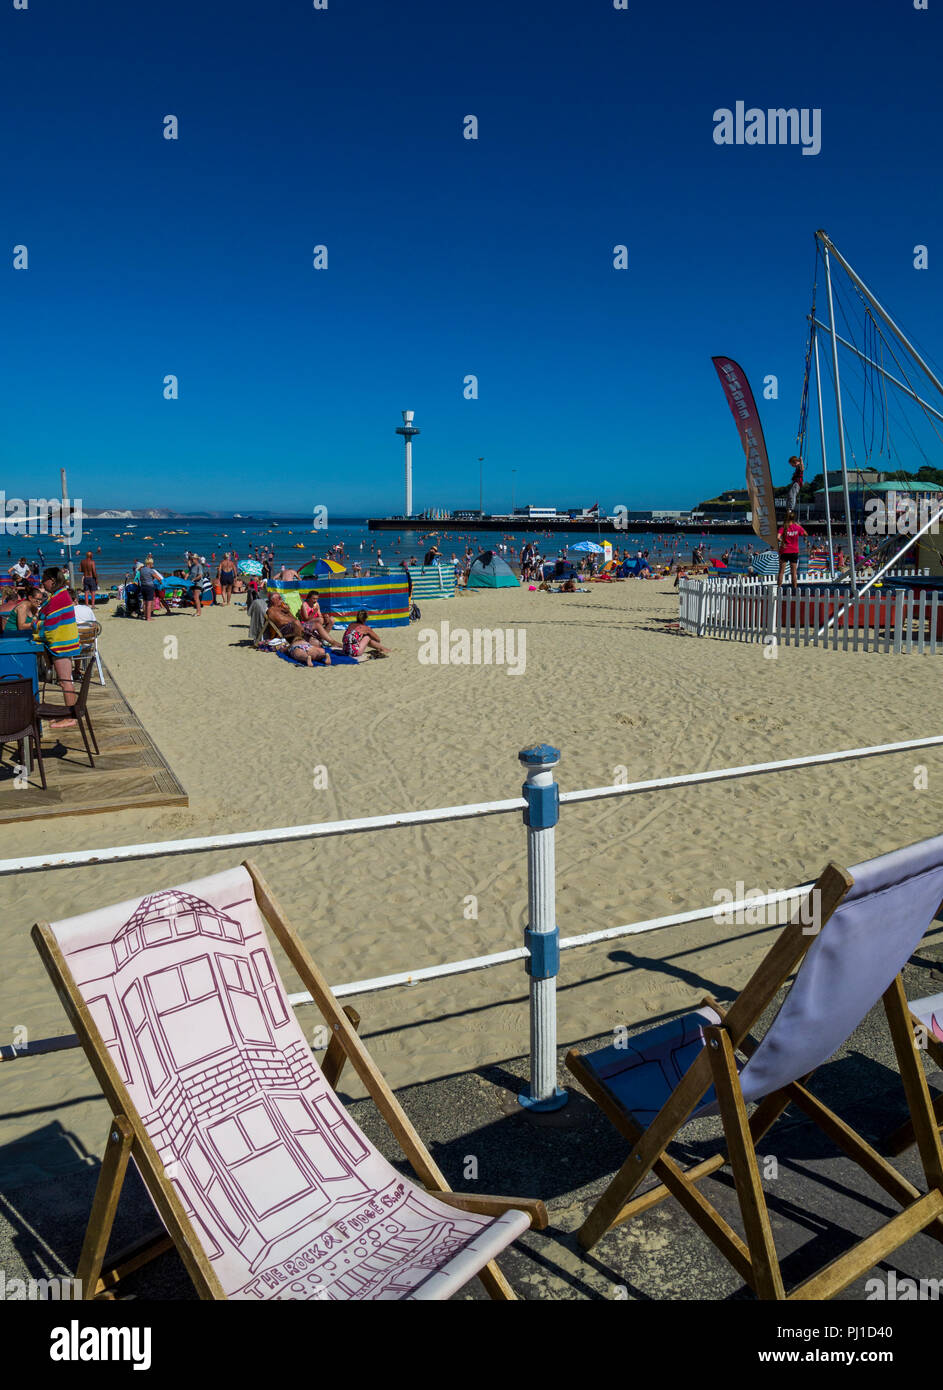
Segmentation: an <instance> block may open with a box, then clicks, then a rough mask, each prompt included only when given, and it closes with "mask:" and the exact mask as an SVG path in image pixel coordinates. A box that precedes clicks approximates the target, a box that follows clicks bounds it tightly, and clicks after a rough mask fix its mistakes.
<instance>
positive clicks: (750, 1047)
mask: <svg viewBox="0 0 943 1390" xmlns="http://www.w3.org/2000/svg"><path fill="white" fill-rule="evenodd" d="M941 902H943V836H940V837H938V838H936V839H933V840H927V841H924V842H923V843H921V844H917V845H911V846H909V847H908V848H906V849H902V850H897V851H895V852H894V853H893V854H886V855H883V856H881V858H879V859H872V860H870V861H869V862H868V863H865V864H859V865H857V866H856V867H855V868H854V869H852V870H850V871H849V872H848V873H846V872H845V871H844V870H843V869H840V868H838V867H837V866H836V865H834V864H830V865H829V866H828V867H827V868H826V870H825V871H824V873H823V874H822V875H821V876H820V878H819V879H818V881H817V883H816V884H815V885H814V887H813V889H812V890H811V892H810V894H809V895H808V896H807V897H806V898H805V899H804V900H803V902H802V903H801V904H800V906H799V908H798V909H797V910H796V913H795V915H794V917H793V920H792V921H791V922H790V924H789V925H788V926H786V927H785V928H784V929H783V931H782V932H781V934H780V936H779V938H778V939H777V941H776V943H775V944H774V946H773V947H772V949H771V950H770V952H769V954H768V955H767V956H766V958H765V960H764V961H763V962H762V964H761V965H760V966H759V967H758V969H757V970H756V972H755V973H754V975H753V977H752V979H751V980H750V981H749V983H748V984H747V986H746V988H745V989H744V990H743V992H742V993H741V995H740V996H739V998H738V999H737V1000H736V1001H735V1003H734V1004H733V1005H731V1007H730V1009H729V1011H728V1012H727V1013H726V1015H725V1014H723V1012H722V1011H721V1010H720V1008H719V1006H718V1005H717V1004H716V1003H715V1002H714V1001H713V1000H709V999H708V1000H705V1001H704V1006H705V1007H704V1008H703V1009H702V1010H701V1011H699V1012H698V1013H695V1014H693V1015H689V1016H688V1017H687V1018H685V1019H680V1020H674V1021H672V1022H671V1023H669V1024H665V1025H662V1026H661V1027H659V1028H656V1029H653V1030H651V1031H650V1032H648V1033H643V1034H641V1035H637V1036H635V1037H633V1038H630V1039H629V1040H628V1045H627V1046H622V1047H620V1046H618V1045H613V1046H609V1047H605V1048H602V1049H600V1050H599V1051H597V1052H595V1053H593V1054H592V1055H589V1056H585V1057H584V1056H581V1055H580V1054H579V1052H577V1051H573V1052H571V1053H570V1055H569V1056H568V1058H567V1064H568V1066H569V1067H570V1070H571V1071H572V1072H573V1074H574V1075H575V1076H576V1077H577V1078H578V1080H579V1081H580V1082H581V1083H582V1084H583V1085H584V1086H585V1088H586V1090H587V1091H588V1092H589V1094H590V1095H591V1096H592V1097H593V1099H594V1100H596V1102H597V1103H598V1104H599V1105H600V1106H601V1107H602V1109H603V1110H604V1111H605V1112H606V1114H607V1115H608V1116H609V1117H610V1119H611V1120H612V1121H613V1122H614V1123H615V1125H616V1126H617V1128H618V1129H619V1130H620V1131H621V1132H622V1133H623V1134H624V1135H625V1136H626V1138H627V1139H628V1140H629V1142H630V1143H631V1145H632V1149H631V1152H630V1153H629V1156H628V1158H627V1159H626V1162H625V1163H624V1164H623V1166H622V1168H621V1169H620V1170H619V1172H618V1173H617V1174H616V1176H615V1177H614V1178H613V1180H612V1182H611V1183H610V1185H609V1187H608V1188H607V1190H606V1192H605V1193H604V1194H603V1196H602V1197H601V1198H600V1199H599V1201H598V1202H597V1204H596V1206H595V1207H594V1208H593V1210H592V1212H591V1213H590V1215H589V1217H588V1218H587V1220H586V1222H585V1223H584V1225H583V1227H582V1228H581V1230H580V1233H579V1239H580V1242H581V1244H582V1245H583V1246H584V1247H585V1248H587V1249H588V1248H590V1247H591V1246H592V1245H594V1244H595V1242H596V1241H597V1240H599V1238H600V1237H601V1236H602V1235H604V1234H605V1232H606V1231H607V1230H609V1228H610V1227H611V1226H613V1225H616V1224H618V1223H619V1222H622V1221H625V1220H627V1219H628V1218H629V1217H631V1216H634V1215H637V1214H638V1213H639V1212H641V1211H644V1210H646V1209H648V1208H649V1207H652V1206H654V1205H656V1204H657V1203H659V1202H661V1201H663V1200H664V1199H665V1198H667V1197H669V1196H674V1197H675V1198H677V1199H678V1200H679V1201H680V1203H681V1204H682V1206H683V1207H684V1208H685V1209H686V1210H687V1212H688V1213H689V1215H691V1216H692V1217H693V1219H694V1220H695V1221H696V1222H697V1224H698V1225H699V1226H700V1227H701V1229H702V1230H703V1231H704V1232H705V1233H706V1234H707V1235H708V1236H709V1237H710V1239H711V1240H712V1241H713V1242H714V1244H715V1245H716V1246H717V1247H718V1249H719V1250H720V1251H721V1252H722V1253H723V1254H724V1256H725V1257H726V1258H727V1259H728V1260H729V1261H730V1263H731V1264H732V1265H733V1266H734V1267H735V1269H736V1270H737V1272H738V1273H739V1274H740V1275H741V1277H742V1278H743V1279H744V1280H745V1281H746V1282H747V1283H748V1284H749V1285H750V1286H751V1287H752V1288H753V1289H754V1290H755V1291H756V1293H757V1294H758V1295H759V1296H760V1297H763V1298H784V1297H786V1296H787V1295H786V1293H785V1289H784V1286H783V1280H782V1275H781V1272H780V1267H779V1261H778V1259H777V1256H776V1250H775V1246H774V1244H773V1238H772V1231H771V1227H770V1221H769V1215H768V1212H767V1209H766V1201H765V1198H764V1194H763V1189H762V1184H761V1182H760V1174H759V1168H758V1164H757V1159H756V1152H755V1146H756V1144H757V1142H758V1141H759V1139H760V1138H761V1137H762V1136H763V1135H764V1134H765V1133H766V1132H767V1131H768V1130H769V1129H770V1127H771V1126H772V1125H773V1124H774V1122H775V1121H776V1120H777V1119H778V1118H779V1116H780V1115H781V1114H782V1112H783V1111H784V1110H785V1109H786V1108H787V1106H789V1105H791V1104H794V1105H796V1106H797V1107H798V1108H799V1109H800V1110H802V1111H803V1112H804V1113H805V1114H806V1115H807V1116H808V1117H809V1118H810V1119H812V1120H813V1121H814V1122H815V1123H816V1124H818V1125H819V1126H820V1127H821V1128H822V1129H823V1130H824V1131H825V1133H826V1134H827V1135H828V1136H829V1138H831V1139H832V1140H833V1141H835V1142H836V1143H837V1144H838V1146H839V1147H840V1148H842V1149H843V1150H844V1151H845V1152H846V1153H847V1154H848V1155H849V1156H850V1157H851V1158H853V1159H854V1160H855V1161H856V1162H857V1163H858V1164H859V1165H860V1166H861V1167H862V1168H863V1169H864V1170H865V1172H866V1173H867V1174H868V1175H869V1176H870V1177H871V1178H873V1179H874V1180H875V1181H876V1182H877V1183H878V1184H880V1186H881V1187H883V1188H884V1190H885V1191H886V1192H887V1193H889V1194H890V1195H891V1197H893V1198H894V1200H895V1201H896V1202H898V1203H899V1204H900V1205H901V1206H902V1207H903V1208H904V1210H903V1211H902V1212H901V1213H900V1214H899V1215H898V1216H896V1217H894V1218H892V1219H891V1220H890V1221H888V1222H887V1223H886V1224H885V1226H884V1227H882V1228H881V1230H880V1231H879V1232H878V1233H876V1234H875V1235H873V1236H871V1237H869V1238H868V1239H867V1240H865V1241H862V1242H859V1244H858V1245H856V1246H855V1247H854V1248H853V1249H851V1250H850V1251H847V1252H846V1253H845V1254H844V1255H842V1256H841V1257H839V1258H838V1259H837V1260H835V1261H833V1262H832V1263H831V1264H830V1265H828V1266H826V1267H825V1269H823V1270H821V1271H819V1273H818V1274H816V1275H814V1276H812V1277H811V1278H810V1279H806V1280H805V1281H804V1282H803V1283H802V1284H801V1285H800V1286H799V1287H798V1288H796V1289H794V1290H793V1291H792V1293H791V1294H789V1295H788V1296H789V1297H790V1298H801V1299H812V1298H828V1297H831V1296H832V1295H833V1294H835V1293H838V1292H840V1291H841V1290H842V1289H845V1288H847V1287H848V1285H849V1284H851V1283H853V1282H854V1280H855V1279H856V1278H858V1277H859V1275H861V1274H862V1273H864V1271H865V1270H867V1269H870V1268H871V1267H872V1266H873V1265H874V1264H876V1263H877V1262H878V1261H880V1260H881V1259H883V1258H884V1257H885V1256H886V1255H887V1254H889V1253H890V1252H891V1251H892V1250H896V1249H897V1248H898V1246H900V1245H902V1244H903V1243H904V1241H906V1240H908V1239H909V1238H910V1237H911V1236H912V1235H914V1234H916V1233H917V1232H918V1231H921V1230H927V1231H928V1233H929V1234H931V1235H933V1236H935V1237H936V1238H937V1239H941V1240H943V1221H941V1219H940V1218H941V1216H943V1152H941V1146H940V1135H939V1132H938V1130H937V1127H936V1124H935V1123H934V1116H933V1111H932V1109H931V1106H930V1097H929V1091H928V1088H927V1081H926V1077H925V1075H924V1072H923V1068H922V1065H921V1062H920V1058H919V1055H918V1050H917V1043H916V1040H915V1037H914V1032H913V1027H912V1021H911V1019H910V1018H909V1015H908V1010H907V1004H906V999H905V996H904V991H903V983H902V981H901V977H900V971H901V970H902V968H903V966H904V965H905V963H906V962H907V960H908V958H909V957H910V955H911V954H912V952H913V951H914V949H915V948H916V946H917V945H918V943H919V942H920V940H921V938H922V936H923V935H924V933H925V931H926V930H927V928H928V926H929V925H930V923H931V921H932V920H933V918H934V917H935V915H936V913H937V910H938V908H939V907H940V904H941ZM797 967H798V973H797V974H796V978H795V980H794V981H793V984H792V986H791V988H790V990H789V992H788V994H787V995H786V997H785V999H784V1001H783V1003H782V1005H781V1007H780V1009H779V1012H778V1013H777V1015H776V1017H775V1019H774V1020H773V1022H772V1023H771V1025H770V1027H769V1028H768V1030H767V1032H766V1034H765V1036H764V1037H763V1039H762V1041H761V1042H759V1043H757V1042H756V1041H755V1040H754V1039H753V1038H752V1037H751V1035H750V1030H751V1029H752V1028H753V1027H754V1026H755V1024H756V1022H757V1019H758V1018H759V1016H760V1015H761V1014H762V1013H763V1011H764V1010H765V1009H766V1007H767V1006H768V1005H769V1004H770V1003H771V1002H772V1000H773V999H774V997H775V995H776V993H777V991H778V990H779V989H780V988H781V986H782V985H783V984H784V983H785V982H786V980H787V979H788V978H789V976H790V975H791V974H792V972H793V971H794V970H796V968H797ZM882 998H883V1002H884V1006H885V1010H886V1013H887V1018H888V1024H889V1027H890V1031H891V1036H892V1038H893V1043H894V1049H895V1053H896V1056H897V1062H898V1066H899V1069H900V1074H901V1080H902V1082H903V1086H904V1091H905V1094H906V1097H907V1101H908V1105H909V1109H910V1115H911V1120H912V1123H913V1126H914V1132H915V1134H916V1138H917V1143H918V1145H919V1149H920V1158H921V1162H922V1166H923V1170H924V1174H925V1176H926V1181H927V1187H928V1191H927V1192H926V1193H924V1194H921V1193H920V1192H919V1191H918V1189H917V1188H916V1187H914V1186H913V1184H911V1183H910V1182H909V1181H908V1180H907V1179H906V1178H904V1177H903V1176H902V1175H901V1174H900V1173H898V1172H897V1170H896V1169H895V1168H894V1167H893V1166H892V1165H891V1164H890V1163H888V1162H887V1160H886V1159H885V1158H883V1157H882V1156H881V1155H880V1154H879V1153H877V1151H876V1150H875V1149H873V1148H872V1147H871V1146H870V1145H869V1144H867V1143H866V1141H865V1140H864V1139H862V1138H861V1136H860V1135H858V1134H857V1133H856V1132H855V1131H854V1130H853V1129H851V1127H850V1126H849V1125H847V1124H846V1123H845V1122H844V1121H843V1120H841V1119H840V1118H839V1116H838V1115H836V1114H834V1112H832V1111H831V1110H829V1109H828V1108H827V1107H825V1106H824V1105H822V1103H821V1102H820V1101H818V1100H817V1099H816V1098H815V1097H814V1096H813V1095H812V1094H811V1092H810V1091H808V1090H807V1088H806V1084H805V1083H806V1082H807V1081H808V1079H809V1077H810V1075H811V1074H812V1073H813V1072H814V1071H815V1070H816V1069H817V1068H818V1067H819V1066H821V1065H822V1063H824V1062H825V1061H827V1060H828V1058H829V1057H831V1056H832V1055H833V1054H834V1053H835V1052H836V1050H837V1049H838V1048H839V1047H840V1046H841V1045H842V1043H843V1042H844V1041H845V1040H846V1039H847V1038H848V1037H849V1035H850V1034H851V1033H852V1032H853V1031H854V1029H855V1028H856V1026H857V1025H858V1023H860V1022H861V1020H862V1019H863V1018H864V1017H865V1015H866V1014H867V1013H868V1012H869V1010H870V1009H872V1008H873V1007H874V1005H875V1004H876V1003H877V1002H878V1000H880V999H882ZM738 1054H740V1055H739V1056H738ZM744 1058H746V1059H747V1060H744ZM751 1103H755V1104H756V1109H755V1110H754V1111H753V1113H752V1115H751V1116H750V1117H749V1118H748V1116H747V1109H746V1107H747V1105H749V1104H751ZM717 1111H719V1113H720V1116H721V1118H722V1121H723V1126H724V1134H725V1139H726V1143H727V1156H726V1157H725V1155H724V1154H719V1155H717V1156H716V1157H714V1158H712V1159H709V1160H706V1161H705V1162H703V1163H700V1164H698V1165H696V1166H695V1167H694V1168H691V1169H689V1170H687V1171H686V1172H685V1171H683V1170H682V1169H681V1167H680V1166H679V1165H678V1164H677V1163H676V1162H675V1161H674V1160H673V1159H672V1158H671V1157H670V1156H669V1155H668V1154H667V1152H666V1149H667V1146H668V1144H669V1143H670V1142H671V1141H672V1140H673V1139H674V1138H675V1136H676V1134H677V1132H678V1130H679V1129H680V1127H681V1126H682V1125H683V1124H684V1123H685V1122H686V1121H687V1120H688V1119H690V1118H692V1117H693V1116H695V1115H698V1114H704V1113H707V1112H713V1113H716V1112H717ZM725 1162H729V1163H730V1166H731V1168H732V1170H733V1176H734V1181H735V1184H736V1190H737V1197H738V1201H739V1206H740V1211H741V1215H742V1218H743V1224H744V1228H745V1234H746V1241H744V1240H743V1239H741V1237H740V1236H739V1234H738V1233H737V1232H736V1231H734V1230H733V1228H732V1227H731V1226H730V1225H729V1224H728V1223H727V1222H726V1221H725V1220H724V1219H723V1218H722V1217H721V1216H720V1214H719V1213H718V1212H717V1211H716V1210H715V1208H714V1207H713V1206H712V1205H711V1204H710V1203H709V1202H708V1201H707V1199H706V1198H705V1197H704V1195H703V1193H702V1192H701V1191H700V1190H699V1189H698V1187H697V1183H698V1181H699V1179H701V1178H703V1177H705V1176H706V1175H707V1174H708V1173H711V1172H715V1171H716V1170H717V1169H718V1168H720V1167H722V1166H723V1165H724V1163H725ZM650 1172H654V1175H655V1177H656V1178H657V1179H658V1180H659V1183H658V1185H657V1186H656V1187H654V1188H652V1189H651V1190H649V1191H646V1192H644V1193H642V1194H641V1195H640V1196H636V1195H635V1194H636V1193H637V1191H638V1188H639V1186H640V1185H641V1183H642V1182H643V1180H644V1179H645V1177H646V1176H647V1175H648V1174H649V1173H650Z"/></svg>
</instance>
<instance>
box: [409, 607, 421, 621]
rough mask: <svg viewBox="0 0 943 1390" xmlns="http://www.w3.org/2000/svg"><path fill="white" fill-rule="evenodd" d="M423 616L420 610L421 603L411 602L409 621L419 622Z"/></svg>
mask: <svg viewBox="0 0 943 1390" xmlns="http://www.w3.org/2000/svg"><path fill="white" fill-rule="evenodd" d="M421 617H422V613H421V612H420V609H419V605H418V604H417V603H411V604H410V606H409V621H410V622H411V623H418V622H419V619H420V618H421Z"/></svg>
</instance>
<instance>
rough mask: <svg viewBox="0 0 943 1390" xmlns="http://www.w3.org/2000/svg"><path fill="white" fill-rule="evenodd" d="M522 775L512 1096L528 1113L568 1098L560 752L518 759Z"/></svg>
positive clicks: (529, 752) (530, 752)
mask: <svg viewBox="0 0 943 1390" xmlns="http://www.w3.org/2000/svg"><path fill="white" fill-rule="evenodd" d="M518 757H519V759H520V761H521V762H522V763H523V765H524V769H525V771H526V773H527V781H526V782H525V783H524V786H523V788H522V791H523V795H524V800H525V801H526V802H527V806H526V809H525V811H524V824H525V825H526V826H527V920H528V925H527V927H526V929H525V931H524V945H525V946H526V947H527V949H528V951H529V952H530V956H529V958H528V961H527V973H528V975H529V976H530V1093H529V1094H527V1095H525V1094H523V1093H522V1094H521V1095H519V1096H518V1101H519V1102H520V1104H521V1105H523V1106H524V1107H525V1108H526V1109H528V1110H559V1109H560V1108H561V1106H564V1105H566V1103H567V1100H568V1099H569V1095H568V1093H567V1092H566V1091H562V1090H560V1088H559V1087H558V1086H557V975H558V974H559V970H560V933H559V931H558V930H557V921H556V859H555V846H554V835H555V832H556V825H557V821H558V820H559V818H560V788H559V787H558V786H557V783H556V782H555V781H554V777H553V769H554V768H555V767H556V765H557V763H558V762H559V761H560V750H559V749H558V748H551V747H550V746H549V744H546V743H541V744H538V745H537V747H536V748H525V749H524V751H523V752H522V753H519V754H518Z"/></svg>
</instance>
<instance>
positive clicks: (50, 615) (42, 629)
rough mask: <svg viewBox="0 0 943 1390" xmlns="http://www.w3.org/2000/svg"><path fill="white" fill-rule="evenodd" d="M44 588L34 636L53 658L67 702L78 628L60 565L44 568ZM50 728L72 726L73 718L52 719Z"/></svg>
mask: <svg viewBox="0 0 943 1390" xmlns="http://www.w3.org/2000/svg"><path fill="white" fill-rule="evenodd" d="M42 582H43V588H44V589H45V590H46V593H47V594H48V595H49V597H48V598H47V600H46V602H45V604H44V605H43V607H42V608H41V609H40V612H39V617H38V618H37V619H36V627H37V631H36V636H37V637H38V639H39V640H40V641H41V642H42V644H43V646H44V647H45V648H46V650H47V651H48V653H49V655H50V657H51V658H52V664H53V666H54V667H55V668H56V678H57V680H58V682H59V684H60V686H61V687H62V695H63V699H64V700H65V703H66V704H67V705H74V704H75V685H74V683H73V680H72V660H73V657H76V656H78V655H79V653H80V652H81V650H82V644H81V643H80V642H79V629H78V624H77V623H76V621H75V606H74V604H73V602H72V598H71V596H70V594H69V590H68V587H67V583H66V576H65V575H64V574H63V573H62V572H61V570H59V569H47V570H43V581H42ZM49 727H50V729H72V728H74V727H75V720H74V719H54V720H53V721H52V722H51V723H50V725H49Z"/></svg>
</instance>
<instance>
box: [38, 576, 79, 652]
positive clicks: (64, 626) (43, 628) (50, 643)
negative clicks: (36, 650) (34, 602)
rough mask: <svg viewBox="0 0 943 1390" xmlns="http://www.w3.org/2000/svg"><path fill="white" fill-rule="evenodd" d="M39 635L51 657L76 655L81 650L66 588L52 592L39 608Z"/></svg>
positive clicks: (73, 613)
mask: <svg viewBox="0 0 943 1390" xmlns="http://www.w3.org/2000/svg"><path fill="white" fill-rule="evenodd" d="M39 636H40V639H41V640H42V641H43V642H44V643H45V645H46V647H47V648H48V649H49V652H50V653H51V655H52V656H53V657H60V656H78V655H79V653H80V652H81V650H82V644H81V642H80V641H79V629H78V624H77V623H76V621H75V607H74V605H73V603H72V600H71V598H70V597H69V591H68V589H60V590H59V591H58V592H57V593H55V594H52V595H51V596H50V598H49V600H48V602H47V603H46V604H45V605H44V607H43V608H42V609H41V610H40V614H39Z"/></svg>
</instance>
